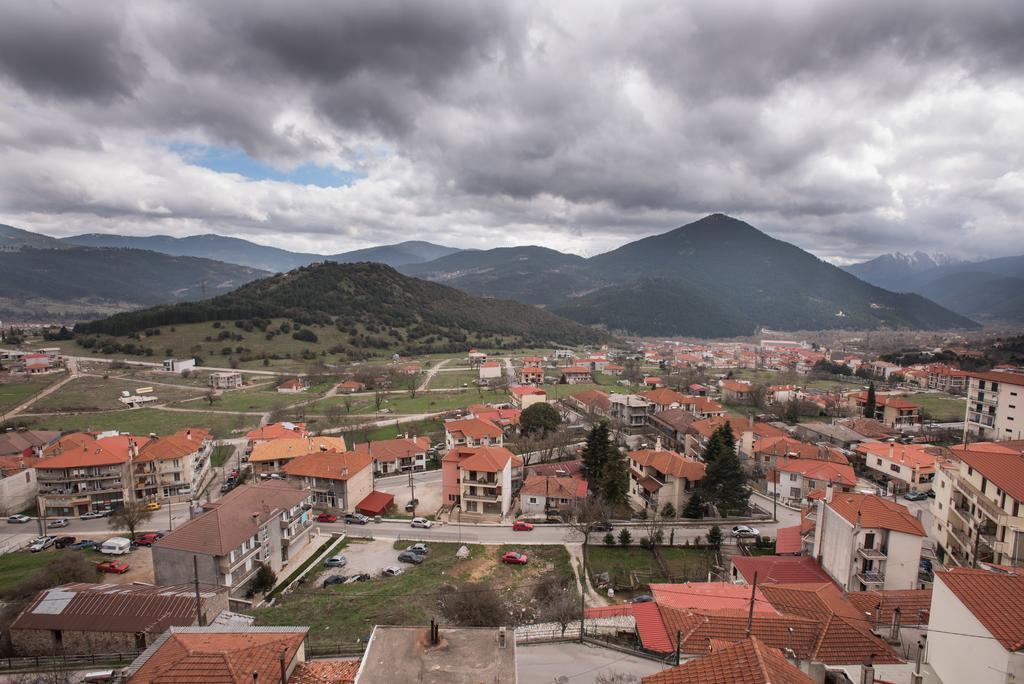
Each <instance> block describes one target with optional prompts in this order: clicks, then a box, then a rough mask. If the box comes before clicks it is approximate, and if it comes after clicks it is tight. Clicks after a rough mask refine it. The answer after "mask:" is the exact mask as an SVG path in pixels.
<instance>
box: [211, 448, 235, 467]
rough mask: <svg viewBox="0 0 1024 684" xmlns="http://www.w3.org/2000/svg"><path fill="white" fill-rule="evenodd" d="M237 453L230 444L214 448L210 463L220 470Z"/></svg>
mask: <svg viewBox="0 0 1024 684" xmlns="http://www.w3.org/2000/svg"><path fill="white" fill-rule="evenodd" d="M234 453H235V447H233V446H231V445H230V444H222V445H220V446H216V447H214V448H213V452H212V453H211V454H210V463H211V464H212V465H213V466H214V467H216V468H219V467H221V466H222V465H224V462H225V461H226V460H228V459H229V458H231V456H232V455H234Z"/></svg>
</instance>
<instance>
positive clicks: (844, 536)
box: [814, 506, 856, 590]
mask: <svg viewBox="0 0 1024 684" xmlns="http://www.w3.org/2000/svg"><path fill="white" fill-rule="evenodd" d="M814 534H815V544H814V546H815V555H817V556H820V557H821V567H822V568H823V569H824V570H825V572H827V573H828V574H829V576H831V577H832V579H834V580H835V581H836V582H837V583H838V584H839V586H840V587H842V588H843V589H847V590H850V589H851V588H852V587H850V586H849V584H850V573H851V570H852V565H851V564H852V562H853V553H855V552H856V547H855V542H854V540H853V525H851V524H850V523H849V522H848V521H847V520H846V518H844V517H843V516H841V515H839V514H838V513H836V512H835V511H833V510H832V509H831V508H829V507H827V506H822V507H821V508H819V510H818V525H817V527H816V528H815V532H814Z"/></svg>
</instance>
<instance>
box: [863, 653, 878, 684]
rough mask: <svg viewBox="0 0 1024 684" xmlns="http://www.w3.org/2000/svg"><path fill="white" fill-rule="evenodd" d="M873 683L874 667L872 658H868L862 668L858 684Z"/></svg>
mask: <svg viewBox="0 0 1024 684" xmlns="http://www.w3.org/2000/svg"><path fill="white" fill-rule="evenodd" d="M874 683H875V665H874V656H868V661H867V662H866V663H864V668H863V669H862V670H861V674H860V684H874Z"/></svg>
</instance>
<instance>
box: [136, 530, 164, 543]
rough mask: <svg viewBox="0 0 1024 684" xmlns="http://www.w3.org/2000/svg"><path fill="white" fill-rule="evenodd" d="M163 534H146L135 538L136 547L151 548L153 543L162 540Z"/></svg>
mask: <svg viewBox="0 0 1024 684" xmlns="http://www.w3.org/2000/svg"><path fill="white" fill-rule="evenodd" d="M163 536H164V533H163V532H146V533H145V534H141V535H139V536H138V537H136V538H135V544H136V545H138V546H152V545H153V542H155V541H159V540H160V539H163Z"/></svg>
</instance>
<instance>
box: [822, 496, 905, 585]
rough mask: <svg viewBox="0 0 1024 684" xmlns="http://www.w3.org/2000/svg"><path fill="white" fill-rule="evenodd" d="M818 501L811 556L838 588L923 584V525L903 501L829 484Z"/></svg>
mask: <svg viewBox="0 0 1024 684" xmlns="http://www.w3.org/2000/svg"><path fill="white" fill-rule="evenodd" d="M817 506H818V510H817V523H816V526H815V528H814V557H815V558H817V559H819V562H820V563H821V567H822V568H824V570H825V572H827V573H828V574H829V576H830V577H832V579H833V580H835V582H836V584H838V585H839V586H840V587H841V588H842V589H844V590H845V591H870V590H877V589H919V588H921V584H920V580H919V570H920V562H921V551H922V547H923V543H924V538H925V531H924V527H922V526H921V521H919V520H918V519H917V518H916V517H915V516H914V515H912V514H911V513H910V511H909V510H907V508H906V506H901V505H900V504H898V503H895V502H893V501H889V500H887V499H882V498H880V497H878V496H875V495H873V494H858V493H853V492H834V491H833V490H832V488H827V489H826V490H825V497H824V499H822V500H819V501H818V504H817Z"/></svg>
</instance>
